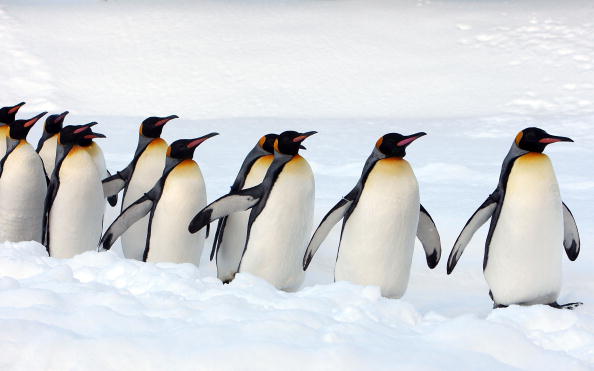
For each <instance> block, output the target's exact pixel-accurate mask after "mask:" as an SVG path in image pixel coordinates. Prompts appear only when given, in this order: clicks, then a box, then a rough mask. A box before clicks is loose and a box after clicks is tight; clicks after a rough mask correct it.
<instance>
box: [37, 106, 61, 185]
mask: <svg viewBox="0 0 594 371" xmlns="http://www.w3.org/2000/svg"><path fill="white" fill-rule="evenodd" d="M67 114H68V111H65V112H62V113H61V114H59V115H51V116H48V117H47V118H46V119H45V125H44V127H43V134H42V135H41V138H40V139H39V142H38V143H37V149H36V151H37V153H39V156H40V157H41V159H42V160H43V167H44V169H45V173H46V175H47V177H48V178H49V177H50V176H51V175H52V172H53V171H54V166H55V163H56V147H57V143H58V134H59V133H60V130H62V126H63V124H64V118H66V115H67Z"/></svg>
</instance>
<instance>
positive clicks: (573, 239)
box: [563, 203, 580, 261]
mask: <svg viewBox="0 0 594 371" xmlns="http://www.w3.org/2000/svg"><path fill="white" fill-rule="evenodd" d="M563 224H564V228H565V237H564V238H563V246H564V247H565V253H566V254H567V257H568V258H569V260H571V261H574V260H575V259H577V257H578V255H579V254H580V234H579V233H578V228H577V224H576V223H575V219H574V218H573V214H571V211H570V210H569V208H568V207H567V205H565V203H563Z"/></svg>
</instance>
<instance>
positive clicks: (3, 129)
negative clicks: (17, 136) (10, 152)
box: [0, 124, 10, 159]
mask: <svg viewBox="0 0 594 371" xmlns="http://www.w3.org/2000/svg"><path fill="white" fill-rule="evenodd" d="M9 132H10V127H9V126H8V125H4V124H1V125H0V159H2V158H3V157H4V155H5V154H6V137H7V136H8V133H9Z"/></svg>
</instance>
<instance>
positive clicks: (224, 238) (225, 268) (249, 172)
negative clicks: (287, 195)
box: [210, 134, 277, 283]
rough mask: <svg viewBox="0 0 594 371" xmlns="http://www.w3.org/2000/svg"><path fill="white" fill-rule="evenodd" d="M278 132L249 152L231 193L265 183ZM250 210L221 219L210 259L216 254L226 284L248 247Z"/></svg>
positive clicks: (220, 275)
mask: <svg viewBox="0 0 594 371" xmlns="http://www.w3.org/2000/svg"><path fill="white" fill-rule="evenodd" d="M276 138H277V135H276V134H266V135H265V136H263V137H262V138H260V140H259V141H258V143H257V144H256V145H255V146H254V148H253V149H252V150H251V151H250V152H249V153H248V155H247V157H246V158H245V160H244V161H243V164H241V168H240V169H239V173H238V174H237V177H236V178H235V181H234V182H233V185H232V186H231V192H237V191H240V190H242V189H244V188H250V187H253V186H256V185H258V184H260V183H262V180H264V175H266V171H267V170H268V167H269V166H270V164H271V163H272V160H273V159H274V141H275V140H276ZM249 215H250V213H249V211H242V212H238V213H235V214H231V215H229V216H226V217H224V218H222V219H220V220H219V222H218V225H217V230H216V233H215V238H214V243H213V245H212V251H211V253H210V260H212V259H213V257H214V256H215V254H216V258H217V260H216V262H217V276H218V278H219V279H220V280H221V281H223V283H229V282H231V281H232V280H233V277H234V276H235V273H236V272H237V268H238V267H239V261H240V260H241V255H242V253H243V248H244V247H245V237H246V233H247V225H248V219H249Z"/></svg>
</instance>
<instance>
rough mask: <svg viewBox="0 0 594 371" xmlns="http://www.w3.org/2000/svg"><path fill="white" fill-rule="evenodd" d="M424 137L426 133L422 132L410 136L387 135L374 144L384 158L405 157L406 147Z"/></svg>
mask: <svg viewBox="0 0 594 371" xmlns="http://www.w3.org/2000/svg"><path fill="white" fill-rule="evenodd" d="M425 135H427V133H424V132H419V133H415V134H411V135H402V134H398V133H389V134H386V135H384V136H383V137H381V138H379V139H378V141H377V143H375V148H377V149H378V150H379V151H380V152H381V153H382V154H384V155H385V156H386V157H404V156H406V147H408V145H409V144H411V143H412V142H414V141H415V140H417V139H419V138H420V137H422V136H425Z"/></svg>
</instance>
